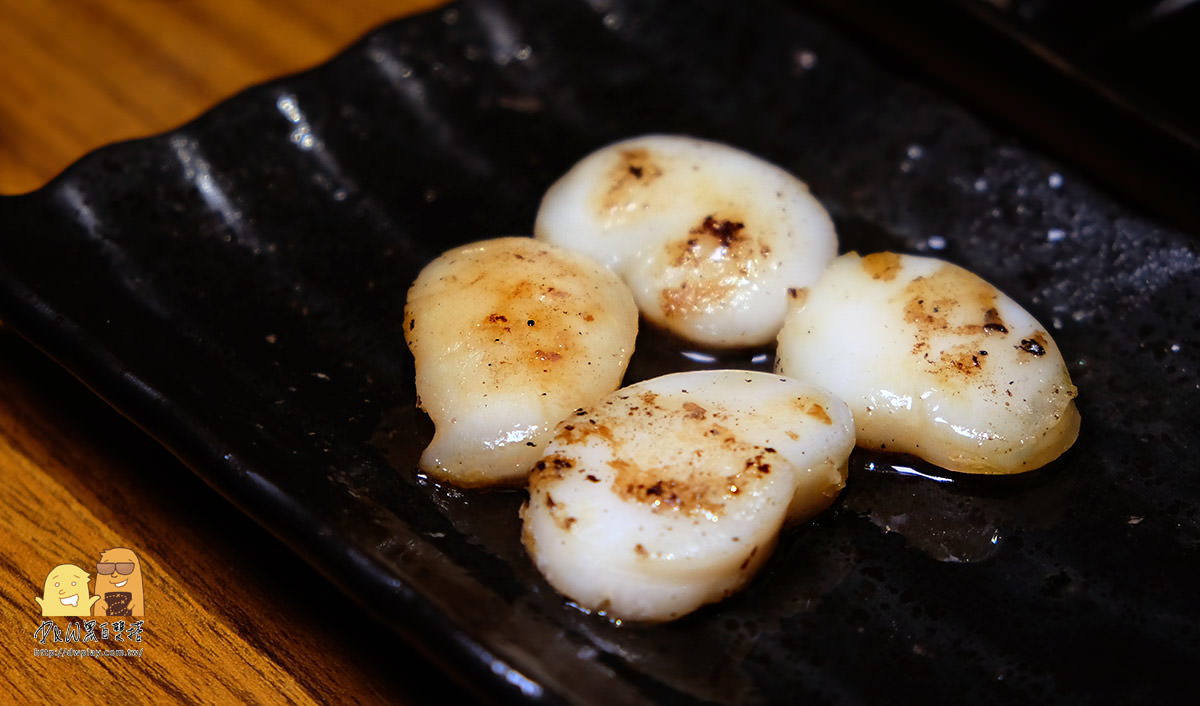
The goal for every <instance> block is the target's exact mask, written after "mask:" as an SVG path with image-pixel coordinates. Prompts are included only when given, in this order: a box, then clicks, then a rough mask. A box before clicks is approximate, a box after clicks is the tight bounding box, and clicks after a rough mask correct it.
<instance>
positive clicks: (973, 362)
mask: <svg viewBox="0 0 1200 706" xmlns="http://www.w3.org/2000/svg"><path fill="white" fill-rule="evenodd" d="M985 355H986V354H985ZM925 359H926V360H929V362H931V363H932V362H934V361H932V360H930V359H929V356H928V355H926V356H925ZM937 364H938V365H939V366H940V368H941V370H943V371H955V372H957V373H959V374H960V375H963V376H970V375H975V374H977V373H979V372H981V371H982V369H983V363H982V358H980V357H979V351H977V350H975V348H973V347H972V346H969V345H961V346H955V347H954V348H951V349H948V350H944V351H942V354H941V356H940V357H939V359H938V361H937Z"/></svg>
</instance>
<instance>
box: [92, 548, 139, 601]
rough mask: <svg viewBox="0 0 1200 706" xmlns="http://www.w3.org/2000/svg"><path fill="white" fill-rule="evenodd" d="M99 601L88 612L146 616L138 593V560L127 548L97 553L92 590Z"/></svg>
mask: <svg viewBox="0 0 1200 706" xmlns="http://www.w3.org/2000/svg"><path fill="white" fill-rule="evenodd" d="M94 593H95V594H96V595H98V596H100V600H99V601H97V602H96V605H95V606H93V607H92V615H94V616H96V615H108V616H117V615H128V616H133V617H139V618H140V617H142V616H144V615H146V602H145V596H144V595H143V594H142V563H141V562H140V561H138V558H137V555H136V554H134V553H133V551H132V550H130V549H125V548H124V547H117V548H115V549H108V550H106V551H104V552H102V553H101V554H100V561H99V562H98V563H97V564H96V590H95V591H94Z"/></svg>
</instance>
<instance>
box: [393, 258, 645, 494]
mask: <svg viewBox="0 0 1200 706" xmlns="http://www.w3.org/2000/svg"><path fill="white" fill-rule="evenodd" d="M405 316H406V319H405V320H406V321H408V325H407V326H406V327H405V338H406V340H407V341H408V345H409V347H410V349H411V350H412V353H413V358H414V362H415V366H416V383H417V393H418V395H419V398H420V399H421V408H422V409H423V410H425V411H426V412H427V413H428V414H429V416H430V417H431V418H432V419H433V422H434V426H435V433H434V438H433V441H432V442H431V443H430V445H429V447H428V448H427V449H426V450H425V452H424V453H423V454H422V456H421V461H420V465H421V468H422V470H424V471H426V472H428V473H430V474H431V475H433V476H434V477H437V478H439V479H441V480H447V481H450V482H452V483H455V484H458V485H464V486H478V485H490V484H514V483H520V482H522V481H523V480H524V478H525V475H526V474H527V473H528V472H529V470H530V469H531V468H532V467H533V464H534V462H535V461H537V459H538V457H539V456H540V455H541V453H542V449H543V448H544V447H545V444H546V442H548V441H549V439H550V435H551V433H552V430H553V428H554V425H555V424H556V423H557V422H558V420H559V419H561V418H562V417H564V416H566V415H567V414H568V413H570V411H571V410H573V409H577V408H579V407H580V406H581V405H584V404H589V403H591V402H592V401H594V400H595V399H598V398H600V397H602V396H603V395H605V394H607V393H608V392H610V391H612V390H613V389H615V388H616V387H617V386H618V385H619V384H620V381H621V377H622V376H623V375H624V372H625V368H626V366H627V364H628V362H629V356H630V355H631V354H632V352H633V346H634V339H635V338H636V336H637V318H638V315H637V308H636V305H635V304H634V302H633V299H632V297H631V295H630V293H629V291H628V288H627V287H626V286H625V285H624V284H623V283H622V282H621V281H620V280H619V279H617V277H616V276H615V275H613V274H612V273H611V272H609V271H608V270H607V269H606V268H605V267H604V266H603V265H601V264H600V263H598V262H595V261H593V260H591V259H590V258H588V257H587V256H585V255H581V254H579V253H575V252H571V251H568V250H564V249H562V248H559V247H557V246H555V245H552V244H549V243H541V242H538V241H536V240H534V239H532V238H497V239H494V240H486V241H480V242H477V243H472V244H470V245H465V246H463V247H461V248H457V249H455V250H452V251H450V252H447V253H445V254H443V255H442V256H441V257H439V258H437V259H435V260H434V261H433V262H432V263H430V264H429V265H428V266H427V267H426V268H425V269H424V270H422V271H421V273H420V275H419V276H418V277H417V279H416V281H415V282H414V283H413V285H412V287H411V288H410V289H409V293H408V301H407V303H406V307H405Z"/></svg>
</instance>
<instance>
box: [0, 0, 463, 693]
mask: <svg viewBox="0 0 1200 706" xmlns="http://www.w3.org/2000/svg"><path fill="white" fill-rule="evenodd" d="M437 4H439V1H438V0H358V1H357V2H355V3H332V2H325V1H324V0H289V1H288V2H268V1H267V0H237V1H236V2H230V1H227V0H108V1H102V0H78V1H76V2H57V1H52V0H0V193H4V194H14V193H20V192H25V191H29V190H33V189H36V188H38V187H40V186H41V185H43V184H44V183H45V182H46V181H48V180H49V179H51V178H52V177H53V176H54V175H55V174H57V173H58V172H60V171H61V170H62V169H63V168H65V167H66V166H68V165H69V164H70V163H72V162H73V161H75V160H76V159H78V158H79V157H81V156H83V155H84V154H86V153H87V152H89V151H90V150H92V149H94V148H96V147H99V146H101V145H103V144H106V143H109V142H113V141H117V140H122V139H127V138H132V137H138V136H144V135H150V134H154V133H157V132H161V131H163V130H167V129H170V128H172V127H174V126H177V125H179V124H181V123H184V122H186V121H188V120H190V119H191V118H193V117H195V116H196V115H198V114H199V113H201V112H203V111H204V110H205V109H207V108H209V107H211V106H213V105H215V104H216V103H218V102H220V101H221V100H223V99H224V98H227V97H229V96H230V95H232V94H234V93H236V92H237V91H239V90H241V89H242V88H245V87H247V86H249V85H252V84H255V83H259V82H261V81H264V80H267V79H270V78H274V77H277V76H280V75H285V74H289V73H292V72H295V71H298V70H302V69H304V68H307V67H309V66H313V65H316V64H319V63H321V62H323V61H324V60H326V59H328V58H329V57H331V56H333V55H334V54H336V53H337V52H338V51H339V50H341V49H342V48H343V47H345V46H346V45H347V44H349V43H350V42H352V41H353V40H355V39H357V38H358V37H360V36H361V35H362V34H363V33H365V32H366V31H368V30H369V29H371V28H373V27H375V26H378V25H379V24H382V23H384V22H386V21H388V20H391V19H395V18H397V17H400V16H403V15H405V14H409V13H412V12H416V11H419V10H425V9H429V8H431V7H433V6H435V5H437ZM2 235H3V224H0V236H2ZM0 538H2V539H3V543H4V544H3V551H2V552H0V566H3V568H4V571H3V572H2V573H0V596H2V597H3V599H4V602H5V605H4V610H3V612H0V665H2V667H3V670H2V673H3V681H2V682H0V693H3V694H5V696H4V697H0V701H6V700H7V699H8V698H9V697H12V698H13V699H14V701H16V702H21V703H44V702H45V703H49V702H61V701H64V700H76V699H78V700H84V699H86V700H89V701H96V702H100V701H108V702H114V701H115V702H119V703H128V702H131V701H132V702H135V703H139V702H140V703H171V702H177V701H193V702H200V703H301V704H304V703H374V702H380V701H389V702H399V703H447V702H450V701H457V700H458V699H459V698H461V692H460V691H458V689H457V687H456V686H454V685H452V684H449V683H447V681H446V680H445V679H444V678H442V677H440V676H439V675H438V674H437V672H436V671H435V670H433V669H432V668H431V667H430V666H429V665H428V663H426V662H425V661H424V660H423V659H422V658H421V657H419V656H417V655H416V654H415V653H414V652H413V651H412V650H410V649H408V648H406V647H405V646H403V645H402V644H401V643H400V642H399V640H398V639H397V638H396V637H395V636H394V635H392V634H391V633H390V632H388V631H386V630H385V629H384V628H382V627H381V626H379V625H377V624H375V623H374V622H372V621H371V620H370V619H369V618H368V617H367V615H366V614H365V613H364V612H363V611H362V610H360V609H359V608H357V607H356V606H354V605H352V604H350V603H349V601H348V600H347V599H346V598H345V597H344V596H343V595H342V594H341V593H339V592H338V591H337V590H336V589H334V588H333V587H332V585H331V584H329V583H328V582H327V581H325V580H324V579H323V578H321V577H320V576H319V575H318V574H316V572H314V571H313V570H312V569H311V568H309V567H308V566H307V565H305V564H303V563H302V562H301V561H300V560H299V559H297V558H295V557H294V556H293V555H292V554H291V553H290V552H288V551H287V550H286V549H285V548H284V547H283V546H282V545H281V544H280V543H279V542H277V541H276V540H275V539H273V538H272V537H270V536H269V535H268V534H267V533H266V532H265V531H263V530H262V529H261V528H259V527H258V526H257V525H255V524H253V523H252V522H250V521H249V520H248V519H246V518H245V517H244V516H243V515H241V514H240V513H239V512H238V511H237V510H236V509H235V508H234V507H233V506H232V505H231V504H230V503H228V502H227V501H226V500H225V499H224V498H221V497H219V496H218V495H217V494H216V493H215V492H213V491H212V490H211V489H209V488H208V487H207V486H206V485H204V484H203V483H202V482H201V481H200V480H199V479H197V478H196V477H195V476H194V475H193V474H192V473H191V472H190V471H189V470H188V469H186V468H185V467H183V466H182V465H181V464H180V463H179V462H178V461H177V460H176V459H175V458H174V457H172V456H171V455H170V454H168V453H167V452H165V451H164V450H163V449H162V448H160V447H159V446H157V444H155V443H154V442H153V441H152V440H151V439H150V438H149V437H147V436H146V435H145V434H143V433H142V432H141V431H139V430H138V429H137V428H135V427H134V426H133V425H132V424H131V423H129V422H128V421H126V420H125V419H124V418H122V417H120V416H119V415H117V414H116V413H115V412H113V411H112V410H111V409H110V408H109V407H107V406H106V405H105V404H104V403H103V402H101V401H100V400H98V399H97V398H96V397H95V396H94V395H92V393H91V392H90V391H88V390H87V389H86V388H85V387H84V386H83V385H81V384H80V383H79V382H78V381H76V380H75V379H74V378H72V377H70V376H69V375H67V374H66V373H65V372H63V371H62V370H61V369H60V368H58V367H57V366H56V365H55V364H54V363H52V362H51V361H49V360H48V359H46V358H45V357H44V356H42V355H41V354H40V353H39V352H37V351H36V350H34V349H33V348H32V347H31V346H29V345H28V344H27V343H26V342H24V341H23V340H22V339H20V338H19V337H18V336H17V335H16V334H14V333H13V332H12V331H11V330H7V329H5V328H4V327H3V326H2V325H0ZM111 547H128V548H131V549H133V550H134V551H135V552H136V554H137V555H138V557H139V559H140V561H141V563H142V567H143V573H144V585H145V601H146V616H145V618H144V624H143V626H142V631H141V638H142V641H141V642H140V643H136V642H128V641H127V642H126V643H124V644H122V643H118V642H116V641H115V640H114V636H115V634H113V633H110V637H109V639H108V640H102V641H100V642H90V643H82V642H71V641H65V642H62V643H59V644H54V643H53V641H52V639H49V640H47V642H46V643H44V644H43V643H41V642H39V639H38V636H37V630H38V628H39V626H40V625H41V624H42V622H43V617H42V615H41V610H40V608H39V606H38V604H37V603H35V601H34V598H35V597H38V596H41V595H42V589H43V583H44V580H45V579H46V577H47V574H48V573H49V572H50V570H51V569H52V568H53V567H55V566H57V565H59V564H64V563H69V564H76V565H78V566H80V567H82V568H85V569H87V570H88V571H89V572H90V573H94V572H95V564H96V562H97V561H98V560H99V555H100V553H101V552H102V551H103V550H106V549H109V548H111ZM95 620H96V621H97V623H98V624H100V623H105V624H111V623H113V621H114V620H115V619H114V618H110V617H100V618H96V619H95ZM55 622H56V625H58V626H60V627H66V626H68V625H69V624H71V623H72V622H75V623H79V622H80V620H79V619H75V620H72V619H69V618H57V619H55ZM130 624H131V623H130ZM126 633H127V634H128V629H127V630H126ZM67 635H68V636H69V633H68V634H67ZM131 637H132V636H131ZM53 648H67V649H118V648H126V649H130V648H132V649H140V650H141V653H140V656H137V657H134V656H123V657H118V656H105V657H102V656H85V657H61V656H60V657H57V658H55V657H48V656H43V655H38V654H35V650H36V649H53Z"/></svg>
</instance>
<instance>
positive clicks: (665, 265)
mask: <svg viewBox="0 0 1200 706" xmlns="http://www.w3.org/2000/svg"><path fill="white" fill-rule="evenodd" d="M534 236H535V237H536V238H538V239H540V240H545V241H547V242H552V243H555V244H557V245H561V246H564V247H567V248H571V249H573V250H577V251H579V252H583V253H587V254H588V255H590V256H592V257H594V258H596V259H598V260H600V261H602V262H604V263H605V264H606V265H608V266H609V267H611V268H612V269H613V270H614V271H615V272H617V273H619V274H620V275H621V277H622V278H623V279H624V280H625V282H627V283H628V284H629V286H630V287H631V288H632V289H633V292H634V297H635V299H636V300H637V303H638V308H639V309H640V310H641V312H642V314H643V315H644V316H645V317H646V318H647V320H649V321H652V322H653V323H655V324H656V325H658V326H660V327H662V328H665V329H666V330H668V331H670V332H672V333H673V334H675V335H677V336H679V337H681V338H683V339H685V340H687V341H690V342H692V343H696V344H699V345H701V346H707V347H714V348H729V347H743V346H756V345H762V344H766V343H770V342H771V341H773V340H774V338H775V335H776V334H777V333H778V332H779V328H780V326H781V325H782V324H783V317H784V314H785V312H786V309H787V298H788V297H787V292H788V290H789V288H796V287H804V286H807V285H809V284H811V283H812V282H813V281H814V280H816V278H817V277H818V276H819V275H820V273H821V271H822V270H823V269H824V268H825V266H826V265H827V264H828V263H829V261H830V260H831V259H832V258H833V257H834V255H835V254H836V252H837V235H836V234H835V232H834V228H833V223H832V221H831V220H830V218H829V215H828V214H827V213H826V212H825V209H824V208H822V206H821V204H820V203H819V202H818V201H817V200H816V199H815V198H814V197H813V196H812V195H811V194H810V193H809V190H808V187H807V186H806V185H805V184H804V183H803V182H801V181H800V180H798V179H796V178H795V177H794V176H792V175H791V174H789V173H787V172H786V171H784V170H783V169H780V168H779V167H777V166H774V165H772V164H769V163H767V162H765V161H763V160H761V159H759V158H757V157H754V156H752V155H750V154H747V153H746V152H743V151H741V150H737V149H734V148H733V147H729V146H726V145H723V144H718V143H714V142H706V141H703V140H698V139H693V138H688V137H678V136H669V135H650V136H645V137H639V138H635V139H631V140H627V141H624V142H619V143H617V144H614V145H610V146H608V147H605V148H603V149H600V150H599V151H597V152H594V153H592V154H591V155H589V156H587V157H585V158H584V159H583V160H582V161H580V162H579V163H578V164H576V165H575V166H574V167H573V168H572V169H571V170H570V171H568V172H567V173H566V174H565V175H564V176H563V177H562V178H561V179H559V180H558V181H557V182H556V183H555V184H554V185H553V186H551V187H550V189H549V190H548V191H547V193H546V195H545V197H544V198H543V200H542V204H541V208H540V209H539V211H538V214H537V221H536V224H535V226H534Z"/></svg>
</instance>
